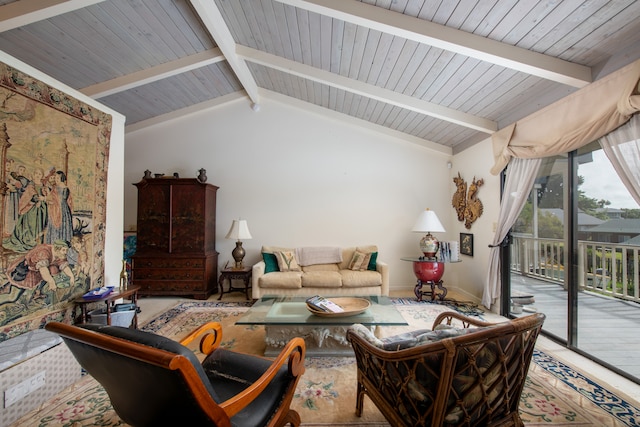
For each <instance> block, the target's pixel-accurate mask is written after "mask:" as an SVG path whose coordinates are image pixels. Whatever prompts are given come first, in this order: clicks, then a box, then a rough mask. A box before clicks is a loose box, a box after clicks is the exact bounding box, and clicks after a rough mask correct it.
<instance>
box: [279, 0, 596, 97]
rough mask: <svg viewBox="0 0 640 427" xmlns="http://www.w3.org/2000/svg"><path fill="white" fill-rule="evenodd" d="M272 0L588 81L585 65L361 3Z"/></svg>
mask: <svg viewBox="0 0 640 427" xmlns="http://www.w3.org/2000/svg"><path fill="white" fill-rule="evenodd" d="M276 1H278V2H280V3H284V4H287V5H290V6H294V7H297V8H300V9H304V10H308V11H310V12H314V13H318V14H321V15H324V16H329V17H331V18H334V19H338V20H342V21H346V22H350V23H352V24H355V25H360V26H364V27H367V28H370V29H373V30H376V31H380V32H383V33H387V34H391V35H394V36H398V37H402V38H405V39H407V40H412V41H415V42H418V43H423V44H427V45H430V46H434V47H437V48H439V49H443V50H447V51H451V52H455V53H458V54H461V55H465V56H469V57H471V58H475V59H478V60H481V61H486V62H490V63H492V64H495V65H499V66H502V67H505V68H510V69H513V70H517V71H521V72H523V73H527V74H531V75H534V76H537V77H540V78H544V79H548V80H551V81H555V82H558V83H562V84H566V85H569V86H573V87H577V88H580V87H583V86H586V85H587V84H589V83H591V82H592V73H591V68H589V67H586V66H583V65H580V64H575V63H572V62H569V61H564V60H562V59H559V58H555V57H552V56H549V55H544V54H541V53H538V52H533V51H530V50H527V49H523V48H520V47H517V46H513V45H510V44H506V43H502V42H499V41H496V40H491V39H488V38H486V37H482V36H478V35H475V34H471V33H467V32H465V31H461V30H458V29H455V28H450V27H447V26H444V25H440V24H436V23H433V22H429V21H425V20H423V19H419V18H415V17H413V16H408V15H403V14H401V13H397V12H392V11H389V10H387V9H384V8H381V7H377V6H373V5H370V4H366V3H364V2H359V1H345V0H276Z"/></svg>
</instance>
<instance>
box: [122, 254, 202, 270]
mask: <svg viewBox="0 0 640 427" xmlns="http://www.w3.org/2000/svg"><path fill="white" fill-rule="evenodd" d="M204 266H205V259H204V258H175V257H166V258H151V257H149V258H147V257H135V256H134V258H133V267H134V268H144V269H147V268H204Z"/></svg>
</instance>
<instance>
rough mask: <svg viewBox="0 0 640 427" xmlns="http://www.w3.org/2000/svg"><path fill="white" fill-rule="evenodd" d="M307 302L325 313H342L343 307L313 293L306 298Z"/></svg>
mask: <svg viewBox="0 0 640 427" xmlns="http://www.w3.org/2000/svg"><path fill="white" fill-rule="evenodd" d="M306 302H307V304H308V305H310V306H311V307H312V308H315V309H317V310H320V311H322V312H326V313H342V312H343V311H344V309H343V308H342V307H340V306H339V305H338V304H336V303H334V302H333V301H331V300H330V299H327V298H325V297H322V296H320V295H314V296H312V297H310V298H307V300H306Z"/></svg>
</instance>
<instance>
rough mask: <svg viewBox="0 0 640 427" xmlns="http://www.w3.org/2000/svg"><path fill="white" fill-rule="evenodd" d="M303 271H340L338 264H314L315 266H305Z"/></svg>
mask: <svg viewBox="0 0 640 427" xmlns="http://www.w3.org/2000/svg"><path fill="white" fill-rule="evenodd" d="M302 271H304V272H305V273H306V272H307V271H340V269H339V268H338V264H314V265H303V266H302Z"/></svg>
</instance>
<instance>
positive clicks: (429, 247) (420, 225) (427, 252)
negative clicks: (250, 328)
mask: <svg viewBox="0 0 640 427" xmlns="http://www.w3.org/2000/svg"><path fill="white" fill-rule="evenodd" d="M411 231H414V232H416V233H427V234H426V236H424V237H423V238H422V239H420V250H421V251H422V253H423V254H424V256H425V257H427V258H436V253H437V252H438V249H439V248H440V242H439V241H438V239H436V238H435V237H434V236H433V235H432V234H431V232H432V231H433V232H437V233H442V232H444V231H445V229H444V227H443V226H442V223H440V220H439V219H438V216H437V215H436V213H435V212H434V211H432V210H431V209H429V208H427V209H426V210H424V211H422V213H421V214H420V216H419V217H418V220H417V221H416V223H415V225H414V226H413V229H411Z"/></svg>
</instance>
